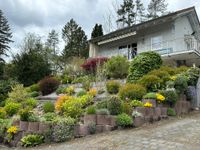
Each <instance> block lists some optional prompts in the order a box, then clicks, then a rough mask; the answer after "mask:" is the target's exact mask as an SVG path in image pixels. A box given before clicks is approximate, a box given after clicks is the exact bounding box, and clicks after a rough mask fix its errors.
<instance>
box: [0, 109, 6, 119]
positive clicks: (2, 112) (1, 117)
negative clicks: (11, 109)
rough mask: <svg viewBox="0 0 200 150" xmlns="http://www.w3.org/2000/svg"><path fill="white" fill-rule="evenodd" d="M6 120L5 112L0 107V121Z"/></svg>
mask: <svg viewBox="0 0 200 150" xmlns="http://www.w3.org/2000/svg"><path fill="white" fill-rule="evenodd" d="M5 118H6V111H5V109H4V108H1V107H0V119H5Z"/></svg>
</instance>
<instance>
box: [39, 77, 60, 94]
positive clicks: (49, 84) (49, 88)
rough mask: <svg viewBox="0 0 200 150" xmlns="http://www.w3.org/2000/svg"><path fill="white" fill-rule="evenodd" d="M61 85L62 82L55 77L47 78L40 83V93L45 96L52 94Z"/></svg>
mask: <svg viewBox="0 0 200 150" xmlns="http://www.w3.org/2000/svg"><path fill="white" fill-rule="evenodd" d="M59 84H60V82H59V81H58V80H56V79H55V78H54V77H45V78H44V79H42V80H41V81H40V82H39V87H40V91H41V92H42V94H43V95H47V94H50V93H52V92H54V91H55V90H56V89H57V88H58V86H59Z"/></svg>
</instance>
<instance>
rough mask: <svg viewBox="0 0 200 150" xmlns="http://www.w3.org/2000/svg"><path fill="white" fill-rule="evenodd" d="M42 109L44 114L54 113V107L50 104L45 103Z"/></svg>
mask: <svg viewBox="0 0 200 150" xmlns="http://www.w3.org/2000/svg"><path fill="white" fill-rule="evenodd" d="M42 109H43V111H44V112H45V113H50V112H54V110H55V107H54V104H53V103H52V102H50V101H49V102H45V103H44V104H43V106H42Z"/></svg>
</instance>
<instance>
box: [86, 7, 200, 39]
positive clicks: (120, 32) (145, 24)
mask: <svg viewBox="0 0 200 150" xmlns="http://www.w3.org/2000/svg"><path fill="white" fill-rule="evenodd" d="M192 11H194V12H195V13H196V11H195V7H194V6H193V7H189V8H186V9H182V10H179V11H176V12H173V13H170V14H167V15H164V16H161V17H158V18H155V19H152V20H149V21H146V22H142V23H139V24H136V25H132V26H130V27H125V28H123V29H119V30H116V31H114V32H110V33H108V34H106V35H103V36H100V37H96V38H93V39H91V40H89V42H91V43H97V42H100V41H103V40H108V39H110V38H114V37H118V36H121V35H124V34H127V33H130V32H134V31H137V30H139V29H141V28H148V27H151V26H153V25H156V24H160V23H163V22H166V20H167V21H172V20H174V19H175V18H176V17H177V16H179V15H181V14H187V13H189V12H192ZM197 18H198V17H197Z"/></svg>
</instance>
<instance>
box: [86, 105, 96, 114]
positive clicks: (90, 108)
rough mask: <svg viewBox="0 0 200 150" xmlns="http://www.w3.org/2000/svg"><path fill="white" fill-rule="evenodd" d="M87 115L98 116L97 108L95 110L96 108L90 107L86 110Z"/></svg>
mask: <svg viewBox="0 0 200 150" xmlns="http://www.w3.org/2000/svg"><path fill="white" fill-rule="evenodd" d="M86 113H87V114H90V115H93V114H96V108H95V107H94V106H89V107H88V108H87V109H86Z"/></svg>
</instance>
